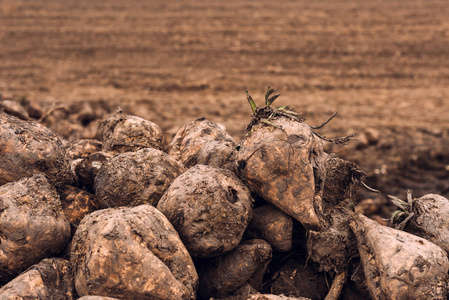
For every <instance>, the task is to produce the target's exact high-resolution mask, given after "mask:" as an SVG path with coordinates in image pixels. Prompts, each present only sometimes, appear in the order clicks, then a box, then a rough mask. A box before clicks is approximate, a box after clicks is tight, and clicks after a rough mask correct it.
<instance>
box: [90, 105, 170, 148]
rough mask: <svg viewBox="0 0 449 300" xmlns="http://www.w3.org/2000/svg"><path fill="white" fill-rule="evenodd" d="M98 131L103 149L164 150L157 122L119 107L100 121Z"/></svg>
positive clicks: (162, 136)
mask: <svg viewBox="0 0 449 300" xmlns="http://www.w3.org/2000/svg"><path fill="white" fill-rule="evenodd" d="M98 132H99V134H100V135H101V137H102V143H103V151H115V152H119V153H124V152H130V151H131V152H132V151H137V150H139V149H143V148H148V147H150V148H155V149H158V150H164V142H165V138H164V133H163V132H162V129H161V128H160V127H159V126H158V125H157V124H155V123H153V122H151V121H148V120H145V119H142V118H140V117H137V116H133V115H128V114H125V113H123V112H122V111H121V110H120V109H119V110H118V111H117V112H116V113H114V114H112V115H110V116H109V117H108V118H107V119H106V120H104V121H102V122H100V124H99V126H98Z"/></svg>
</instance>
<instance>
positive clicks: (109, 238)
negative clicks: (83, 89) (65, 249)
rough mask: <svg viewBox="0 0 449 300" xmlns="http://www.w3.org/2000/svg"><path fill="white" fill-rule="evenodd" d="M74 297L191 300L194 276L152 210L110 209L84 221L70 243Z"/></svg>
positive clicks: (164, 223) (176, 241) (184, 251)
mask: <svg viewBox="0 0 449 300" xmlns="http://www.w3.org/2000/svg"><path fill="white" fill-rule="evenodd" d="M70 257H71V263H72V266H73V270H74V278H75V288H76V291H77V292H78V295H79V296H87V295H101V296H110V297H117V298H122V299H142V298H148V299H194V298H195V295H196V289H197V284H198V275H197V273H196V269H195V266H194V264H193V262H192V259H191V257H190V255H189V253H188V251H187V249H186V248H185V247H184V245H183V244H182V242H181V240H180V239H179V235H178V234H177V232H176V231H175V229H174V228H173V226H172V225H171V224H170V222H169V221H168V220H167V219H166V218H165V216H164V215H163V214H162V213H160V212H159V211H158V210H157V209H156V208H155V207H153V206H151V205H140V206H136V207H121V208H110V209H104V210H99V211H95V212H93V213H91V214H89V215H87V216H86V217H85V218H84V219H83V221H81V223H80V225H79V226H78V229H77V231H76V232H75V235H74V237H73V241H72V248H71V255H70Z"/></svg>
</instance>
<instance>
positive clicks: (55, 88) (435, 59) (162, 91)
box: [0, 0, 449, 198]
mask: <svg viewBox="0 0 449 300" xmlns="http://www.w3.org/2000/svg"><path fill="white" fill-rule="evenodd" d="M447 15H449V7H448V6H447V3H446V1H444V0H430V1H418V0H417V1H412V2H404V1H400V0H394V1H380V2H379V1H377V2H376V3H370V2H366V1H351V2H347V1H334V0H326V1H320V2H310V1H277V2H272V1H266V0H263V1H244V2H242V1H237V0H231V1H226V2H222V1H213V2H208V3H204V2H203V1H184V0H182V1H176V2H167V1H149V2H148V1H146V2H141V1H137V0H133V1H126V2H123V1H118V0H114V1H95V2H92V1H84V0H83V1H74V0H73V1H72V0H71V1H64V2H61V1H56V0H50V1H33V3H30V2H29V1H25V0H22V1H18V0H3V1H1V3H0V42H1V44H2V47H0V93H1V94H2V95H3V98H13V99H16V100H21V101H26V100H29V101H32V102H36V103H39V104H40V105H42V106H43V107H44V109H45V110H49V109H50V108H51V107H52V105H55V106H65V107H66V108H67V110H68V111H69V113H70V115H76V114H78V113H79V112H80V110H81V111H84V113H85V114H86V110H87V111H88V112H90V114H88V117H86V116H85V115H83V116H82V117H72V119H73V121H74V122H80V123H81V124H82V125H84V126H86V127H87V126H88V125H90V123H92V122H95V119H97V118H98V119H100V118H103V117H104V114H106V113H107V112H112V111H115V109H116V107H117V106H120V107H121V108H122V109H123V110H125V111H126V112H128V113H134V114H137V115H139V116H142V117H144V118H147V119H149V120H151V121H154V122H155V123H157V124H159V125H160V126H161V127H162V128H163V129H164V130H165V132H166V133H167V136H168V138H169V139H170V138H171V137H172V136H173V135H174V133H175V132H176V131H177V129H179V128H180V127H181V126H182V125H183V124H185V123H187V122H188V121H191V120H193V119H195V118H197V117H201V116H206V117H207V118H208V119H210V120H212V121H214V122H218V123H222V124H224V125H225V126H226V128H227V129H228V131H229V133H230V134H231V135H232V136H234V137H235V138H236V139H237V140H239V139H241V138H242V137H243V136H244V134H245V133H244V128H245V126H246V123H247V122H248V120H249V115H250V108H249V106H248V105H247V103H246V100H245V95H244V90H245V89H248V90H249V91H250V92H251V94H252V95H253V97H254V99H255V100H256V102H258V104H259V105H261V104H262V101H263V93H264V92H265V89H266V87H267V86H268V85H271V86H273V87H275V88H277V89H278V90H279V91H280V92H281V93H282V96H281V97H280V98H279V100H277V102H278V105H285V104H289V105H292V106H294V107H295V108H296V110H297V111H301V112H303V113H304V115H305V116H306V118H307V122H308V123H309V124H312V125H317V124H320V123H321V122H322V121H324V120H325V119H326V118H327V117H329V116H330V115H331V114H332V113H333V112H335V111H337V112H338V113H339V115H338V117H337V118H336V119H335V120H333V121H332V123H330V124H329V125H327V126H326V127H325V128H323V129H322V130H321V133H322V134H323V135H325V136H328V137H333V136H340V135H346V134H349V133H358V138H359V139H360V141H359V142H353V143H351V144H350V145H349V146H346V147H339V146H338V147H337V146H331V145H329V146H328V147H331V148H332V149H329V150H332V151H333V152H336V153H338V154H339V155H340V156H342V157H344V158H346V159H350V160H353V161H355V162H357V163H358V164H359V165H360V166H361V167H362V169H363V170H365V172H366V173H367V174H368V176H369V177H368V179H367V183H368V184H369V185H371V186H372V187H374V188H377V189H379V190H381V191H382V193H383V194H382V197H383V198H385V197H384V195H385V194H387V193H389V194H392V193H393V194H397V195H398V196H402V198H404V196H405V190H406V189H407V188H411V189H413V191H414V196H416V197H419V196H421V195H423V194H425V193H430V192H432V193H440V194H443V195H445V196H448V195H449V184H448V183H447V178H448V177H449V154H448V153H447V149H448V144H449V141H448V140H449V137H448V136H449V122H448V120H449V101H448V100H447V99H448V98H449V85H448V83H449V61H448V60H447V57H448V54H449V19H448V18H447ZM86 105H87V108H86ZM62 117H64V118H68V116H67V114H63V115H62ZM53 125H54V126H53V128H54V129H55V130H56V131H58V132H59V133H60V134H61V135H68V131H67V130H66V127H60V128H59V129H58V128H57V127H58V126H56V125H55V124H53ZM94 125H95V124H94ZM88 132H89V133H78V135H72V137H73V136H78V137H82V136H83V135H84V136H86V135H87V136H92V130H90V131H88ZM373 132H374V139H371V140H367V139H366V137H369V136H370V133H373ZM360 197H361V198H366V197H376V195H375V194H371V193H368V192H366V191H363V192H362V193H361V195H360Z"/></svg>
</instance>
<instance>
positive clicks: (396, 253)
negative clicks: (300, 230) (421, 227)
mask: <svg viewBox="0 0 449 300" xmlns="http://www.w3.org/2000/svg"><path fill="white" fill-rule="evenodd" d="M350 226H351V229H352V230H353V231H354V234H355V236H356V239H357V247H358V250H359V254H360V257H361V259H362V263H363V269H364V272H365V277H366V285H367V287H368V289H369V291H370V294H371V297H372V298H373V299H446V295H447V280H448V270H449V260H448V257H447V254H446V252H445V251H444V250H443V249H441V248H440V247H438V246H437V245H435V244H433V243H432V242H429V241H427V240H425V239H423V238H420V237H418V236H415V235H412V234H409V233H407V232H403V231H400V230H397V229H393V228H389V227H386V226H383V225H380V224H378V223H376V222H375V221H372V220H370V219H368V218H367V217H365V216H363V215H360V214H355V215H354V218H353V220H352V221H351V223H350Z"/></svg>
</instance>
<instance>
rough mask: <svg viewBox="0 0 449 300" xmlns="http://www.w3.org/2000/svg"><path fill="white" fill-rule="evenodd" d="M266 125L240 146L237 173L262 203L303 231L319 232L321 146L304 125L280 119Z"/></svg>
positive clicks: (261, 125) (250, 135) (318, 140)
mask: <svg viewBox="0 0 449 300" xmlns="http://www.w3.org/2000/svg"><path fill="white" fill-rule="evenodd" d="M269 122H270V123H271V124H272V125H268V124H266V123H258V124H257V125H255V126H253V127H252V129H251V131H250V133H249V134H248V136H247V137H246V138H245V139H244V140H243V142H242V143H241V145H240V150H239V152H238V154H237V163H238V167H237V168H238V173H239V175H240V176H241V177H242V179H243V180H244V181H245V182H246V183H247V184H248V185H249V187H250V188H251V189H252V190H254V191H255V192H256V193H257V194H258V195H259V196H261V197H262V198H263V199H265V200H266V201H268V202H270V203H272V204H273V205H275V206H277V207H278V208H279V209H280V210H282V211H283V212H285V213H286V214H288V215H290V216H292V217H293V218H295V219H297V220H298V221H299V222H301V223H302V224H303V225H304V226H305V227H306V228H310V229H320V228H321V227H322V224H321V223H322V220H320V217H319V214H318V213H317V210H318V211H319V210H320V207H321V195H320V192H321V191H322V186H320V184H321V185H322V178H319V174H321V173H323V172H322V170H321V171H320V169H323V168H324V156H323V153H324V152H323V145H322V142H321V140H320V139H319V138H318V137H316V136H315V135H314V134H313V132H312V129H311V128H310V126H309V125H307V124H305V123H301V122H298V121H296V120H292V119H290V118H287V117H283V116H280V117H277V118H273V119H271V120H270V121H269ZM316 187H318V188H316Z"/></svg>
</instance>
